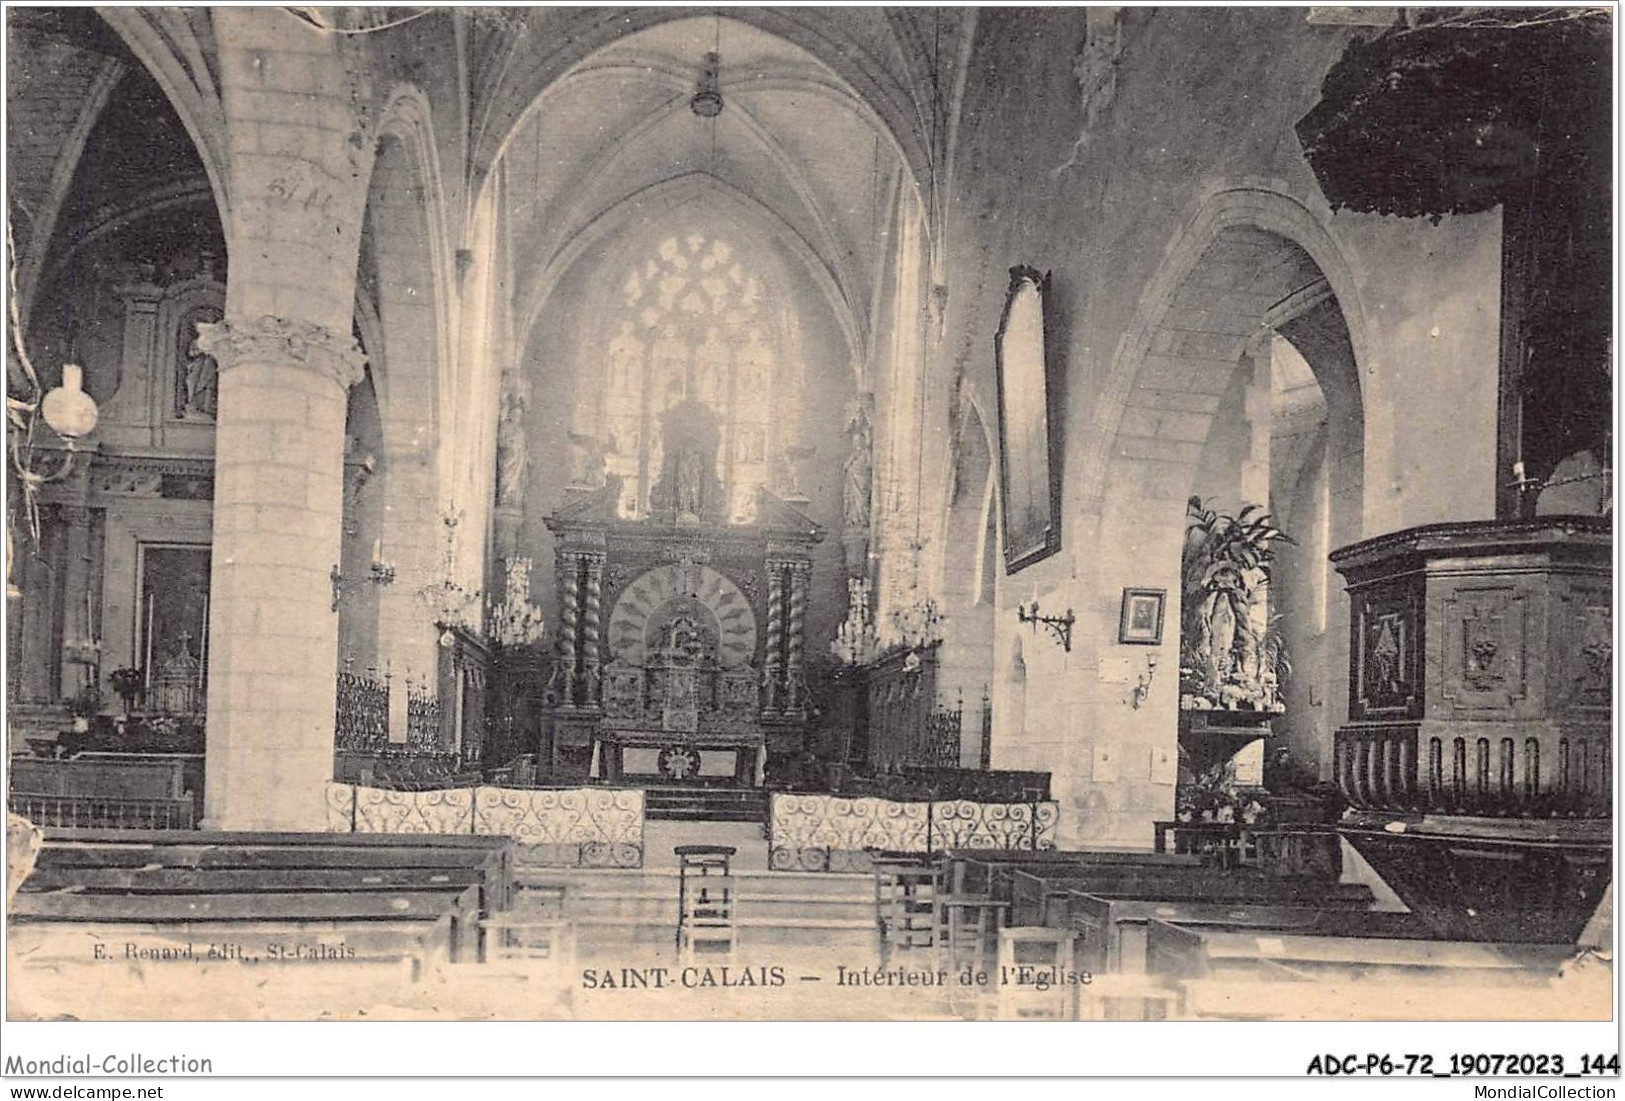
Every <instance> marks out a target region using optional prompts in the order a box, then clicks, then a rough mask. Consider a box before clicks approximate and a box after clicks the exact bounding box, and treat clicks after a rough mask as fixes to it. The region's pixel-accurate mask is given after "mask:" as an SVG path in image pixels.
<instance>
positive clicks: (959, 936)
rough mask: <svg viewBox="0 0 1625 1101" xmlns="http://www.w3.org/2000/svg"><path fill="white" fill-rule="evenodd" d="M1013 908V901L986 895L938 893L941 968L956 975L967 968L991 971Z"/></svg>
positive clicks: (935, 937) (935, 935) (935, 914)
mask: <svg viewBox="0 0 1625 1101" xmlns="http://www.w3.org/2000/svg"><path fill="white" fill-rule="evenodd" d="M1009 909H1010V904H1009V903H1007V902H995V901H994V900H992V899H990V898H988V897H987V896H986V895H948V894H939V895H935V896H934V897H933V898H932V899H931V911H932V922H931V925H932V946H933V948H934V949H935V950H936V957H937V967H938V968H939V969H941V968H946V969H947V970H948V971H950V972H953V973H954V974H958V972H960V971H961V970H964V969H966V968H968V969H970V970H971V971H972V972H976V971H986V970H988V969H989V965H990V964H991V963H992V962H993V960H994V955H995V953H996V952H997V950H998V943H999V931H1000V930H1001V929H1002V928H1003V927H1004V916H1005V914H1006V912H1007V911H1008V910H1009Z"/></svg>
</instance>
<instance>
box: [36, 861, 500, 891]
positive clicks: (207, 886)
mask: <svg viewBox="0 0 1625 1101" xmlns="http://www.w3.org/2000/svg"><path fill="white" fill-rule="evenodd" d="M484 881H485V872H484V870H483V869H480V868H469V867H445V868H437V867H431V868H172V867H152V866H144V867H139V868H131V867H122V868H121V867H113V868H105V867H88V868H87V867H63V866H60V865H58V866H52V867H45V868H36V869H35V870H34V873H33V874H32V875H30V876H29V878H28V880H27V882H26V883H25V885H24V888H23V889H24V890H25V891H30V892H34V891H76V892H79V893H82V894H86V893H97V894H109V893H114V894H232V893H235V892H241V891H246V892H249V893H255V894H264V893H270V892H276V891H391V890H394V891H398V890H411V889H414V888H424V889H429V890H440V889H444V888H446V887H474V886H480V885H481V884H483V883H484Z"/></svg>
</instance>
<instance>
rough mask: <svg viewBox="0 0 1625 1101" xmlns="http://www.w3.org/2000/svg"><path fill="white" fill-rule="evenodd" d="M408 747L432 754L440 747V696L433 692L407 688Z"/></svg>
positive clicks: (413, 750)
mask: <svg viewBox="0 0 1625 1101" xmlns="http://www.w3.org/2000/svg"><path fill="white" fill-rule="evenodd" d="M406 748H407V749H408V750H409V751H411V752H413V753H418V754H432V753H434V752H435V751H436V750H438V749H439V748H440V698H439V697H438V696H436V695H434V694H433V693H432V692H426V691H415V690H414V689H413V688H412V687H411V686H410V685H409V686H408V687H407V690H406Z"/></svg>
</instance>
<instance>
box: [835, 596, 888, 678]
mask: <svg viewBox="0 0 1625 1101" xmlns="http://www.w3.org/2000/svg"><path fill="white" fill-rule="evenodd" d="M829 648H830V651H831V652H832V653H833V654H834V655H835V656H836V657H837V658H839V659H840V660H841V661H842V662H844V663H845V664H847V665H867V664H868V663H869V662H871V661H873V660H874V659H875V653H876V651H878V650H879V649H880V639H879V637H878V636H877V635H876V634H875V624H874V617H873V616H872V615H871V614H870V612H869V581H868V579H867V578H863V577H854V578H852V579H850V580H848V581H847V583H846V620H845V621H844V622H843V623H842V624H841V626H840V629H839V630H838V631H836V632H835V641H834V642H832V643H830V647H829Z"/></svg>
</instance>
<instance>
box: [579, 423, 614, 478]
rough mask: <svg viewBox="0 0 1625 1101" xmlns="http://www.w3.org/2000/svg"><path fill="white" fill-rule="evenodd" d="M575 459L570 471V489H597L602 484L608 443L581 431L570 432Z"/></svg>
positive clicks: (608, 449)
mask: <svg viewBox="0 0 1625 1101" xmlns="http://www.w3.org/2000/svg"><path fill="white" fill-rule="evenodd" d="M570 444H571V450H572V452H573V454H574V457H575V461H574V463H573V464H572V466H573V469H572V470H571V471H570V486H571V488H572V489H597V488H598V487H599V486H601V485H603V484H604V476H605V473H606V467H607V464H608V454H609V452H610V450H611V446H610V444H608V443H606V442H605V441H604V440H600V439H599V438H598V437H597V436H591V435H588V434H586V433H583V432H572V433H570Z"/></svg>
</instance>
